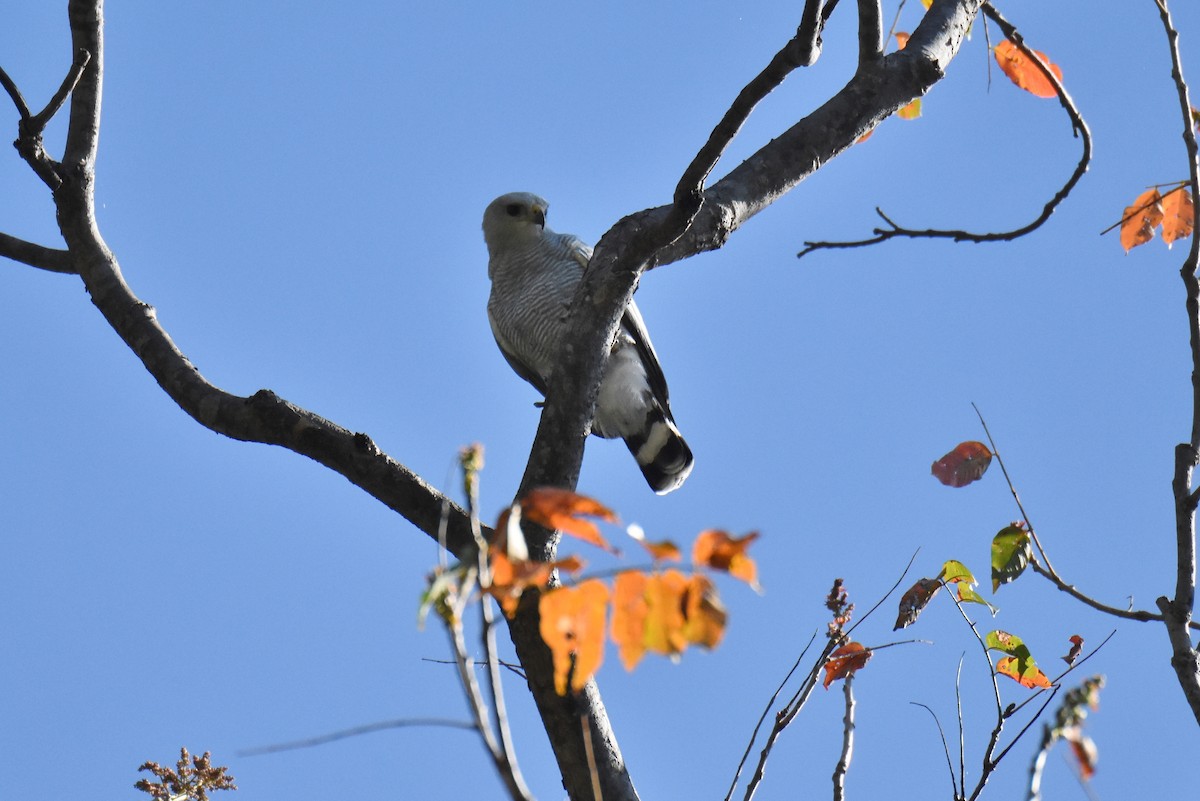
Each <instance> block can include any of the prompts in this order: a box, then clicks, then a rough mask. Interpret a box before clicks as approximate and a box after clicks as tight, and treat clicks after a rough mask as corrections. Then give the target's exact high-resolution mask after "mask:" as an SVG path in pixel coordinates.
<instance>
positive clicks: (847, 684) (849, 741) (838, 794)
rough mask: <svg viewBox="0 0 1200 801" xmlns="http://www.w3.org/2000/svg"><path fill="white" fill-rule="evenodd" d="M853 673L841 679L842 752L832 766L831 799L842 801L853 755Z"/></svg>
mask: <svg viewBox="0 0 1200 801" xmlns="http://www.w3.org/2000/svg"><path fill="white" fill-rule="evenodd" d="M854 674H855V671H853V670H852V671H850V672H849V673H848V674H847V675H846V678H845V679H844V680H843V681H842V696H843V697H844V698H845V710H846V712H845V714H844V715H843V716H842V753H841V756H840V757H839V758H838V762H837V765H835V766H834V768H833V801H843V799H845V797H846V771H847V770H849V769H850V760H851V759H852V758H853V756H854Z"/></svg>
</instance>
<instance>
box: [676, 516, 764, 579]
mask: <svg viewBox="0 0 1200 801" xmlns="http://www.w3.org/2000/svg"><path fill="white" fill-rule="evenodd" d="M756 539H758V532H757V531H752V532H750V533H749V534H747V535H745V536H744V537H731V536H730V535H729V533H728V532H726V531H719V530H717V529H708V530H707V531H701V532H700V533H699V534H698V535H697V536H696V542H695V543H694V544H693V545H692V564H695V565H705V566H707V567H711V568H715V569H716V570H724V571H726V572H727V573H729V575H731V576H733V577H734V578H739V579H741V580H742V581H744V582H746V583H747V584H749V585H750V586H751V587H754V588H755V589H757V588H758V581H757V578H758V566H757V565H755V564H754V560H753V559H751V558H750V557H749V556H747V555H746V549H747V548H749V547H750V543H752V542H754V540H756Z"/></svg>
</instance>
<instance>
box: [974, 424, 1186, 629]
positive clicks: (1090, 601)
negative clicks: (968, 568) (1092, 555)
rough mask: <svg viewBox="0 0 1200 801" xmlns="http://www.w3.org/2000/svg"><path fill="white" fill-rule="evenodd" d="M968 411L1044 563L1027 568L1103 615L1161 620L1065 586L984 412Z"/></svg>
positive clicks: (1032, 562) (1033, 560)
mask: <svg viewBox="0 0 1200 801" xmlns="http://www.w3.org/2000/svg"><path fill="white" fill-rule="evenodd" d="M971 408H972V409H974V410H975V414H976V416H977V417H978V418H979V424H980V425H981V426H983V433H984V436H986V437H987V441H988V445H990V446H991V448H992V455H993V457H995V459H996V462H997V463H998V464H999V465H1000V472H1001V473H1003V474H1004V481H1005V483H1006V484H1007V485H1008V491H1009V492H1010V493H1011V494H1012V497H1013V501H1015V502H1016V504H1017V510H1018V511H1019V512H1020V513H1021V519H1022V520H1024V521H1025V525H1026V527H1027V530H1028V531H1029V537H1030V539H1031V540H1033V544H1034V545H1035V546H1036V547H1037V550H1038V553H1039V554H1041V556H1042V560H1043V561H1044V562H1045V565H1043V564H1042V563H1041V562H1039V561H1038V559H1037V556H1033V555H1031V558H1030V560H1029V566H1030V568H1032V569H1033V572H1035V573H1037V574H1038V575H1040V576H1042V577H1044V578H1046V579H1049V580H1050V582H1051V583H1052V584H1054V586H1055V587H1057V588H1058V589H1059V590H1060V591H1062V592H1065V593H1067V594H1068V595H1070V596H1071V597H1073V598H1075V599H1076V600H1077V601H1080V602H1081V603H1084V604H1086V605H1087V606H1090V607H1092V608H1093V609H1095V610H1097V611H1099V612H1104V613H1105V614H1108V615H1112V616H1113V617H1119V618H1124V619H1126V620H1137V621H1139V622H1146V621H1162V620H1163V616H1162V615H1160V614H1155V613H1153V612H1148V611H1144V610H1140V609H1139V610H1134V609H1121V608H1119V607H1116V606H1109V605H1108V604H1104V603H1101V602H1100V601H1097V600H1096V599H1094V598H1092V597H1091V596H1089V595H1086V594H1084V593H1082V592H1080V591H1079V590H1078V589H1076V588H1075V586H1074V585H1072V584H1068V583H1067V582H1066V580H1064V579H1063V578H1062V576H1060V575H1059V574H1058V572H1057V571H1056V570H1055V569H1054V566H1053V565H1052V564H1051V563H1050V557H1049V555H1047V553H1046V550H1045V548H1044V547H1043V546H1042V541H1041V539H1040V538H1039V537H1038V535H1037V529H1036V528H1035V527H1034V525H1033V522H1032V521H1030V519H1029V513H1028V512H1026V511H1025V505H1024V504H1023V503H1021V496H1020V495H1018V494H1017V488H1016V485H1015V484H1013V481H1012V477H1011V476H1010V475H1009V473H1008V467H1007V466H1006V465H1005V464H1004V457H1003V456H1001V455H1000V449H999V448H997V447H996V440H995V439H994V438H993V437H992V432H991V430H990V429H988V424H987V421H986V420H985V419H984V417H983V413H982V412H981V411H979V407H978V406H976V405H975V404H974V403H972V404H971ZM1190 625H1191V626H1192V627H1193V628H1200V624H1197V623H1191V624H1190Z"/></svg>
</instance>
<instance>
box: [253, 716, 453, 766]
mask: <svg viewBox="0 0 1200 801" xmlns="http://www.w3.org/2000/svg"><path fill="white" fill-rule="evenodd" d="M416 727H420V728H443V729H463V730H465V731H475V724H474V723H471V722H470V721H466V720H449V719H447V718H398V719H396V720H381V721H379V722H378V723H367V724H364V725H362V726H354V727H352V728H349V729H341V730H339V731H334V732H330V733H329V734H321V735H318V736H316V737H306V738H305V739H303V740H290V741H288V742H286V743H276V744H274V745H262V746H258V747H256V748H246V749H243V750H241V751H238V752H237V755H238V756H240V757H251V756H261V755H262V754H276V753H279V752H280V751H295V750H298V749H300V748H313V747H314V746H318V745H325V744H326V743H332V742H336V741H337V740H345V739H347V738H349V737H358V736H360V735H363V734H373V733H374V732H377V731H387V730H388V729H408V728H416Z"/></svg>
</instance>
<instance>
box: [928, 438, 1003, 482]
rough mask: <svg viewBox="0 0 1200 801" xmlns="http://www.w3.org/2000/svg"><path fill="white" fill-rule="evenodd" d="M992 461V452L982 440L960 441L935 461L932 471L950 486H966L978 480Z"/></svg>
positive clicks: (938, 478)
mask: <svg viewBox="0 0 1200 801" xmlns="http://www.w3.org/2000/svg"><path fill="white" fill-rule="evenodd" d="M991 463H992V452H991V451H989V450H988V447H987V445H984V444H983V443H982V442H974V441H971V442H960V443H959V444H958V445H957V446H955V448H954V450H952V451H950V452H949V453H947V454H946V455H945V456H943V457H942V458H941V459H938V460H937V461H936V462H934V463H933V468H932V469H931V471H930V472H932V473H933V475H934V476H936V477H937V480H938V481H940V482H942V483H943V484H945V485H946V486H948V487H965V486H967V485H968V484H970V483H971V482H973V481H978V480H979V479H980V478H982V477H983V474H984V473H985V472H987V469H988V465H990V464H991Z"/></svg>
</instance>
